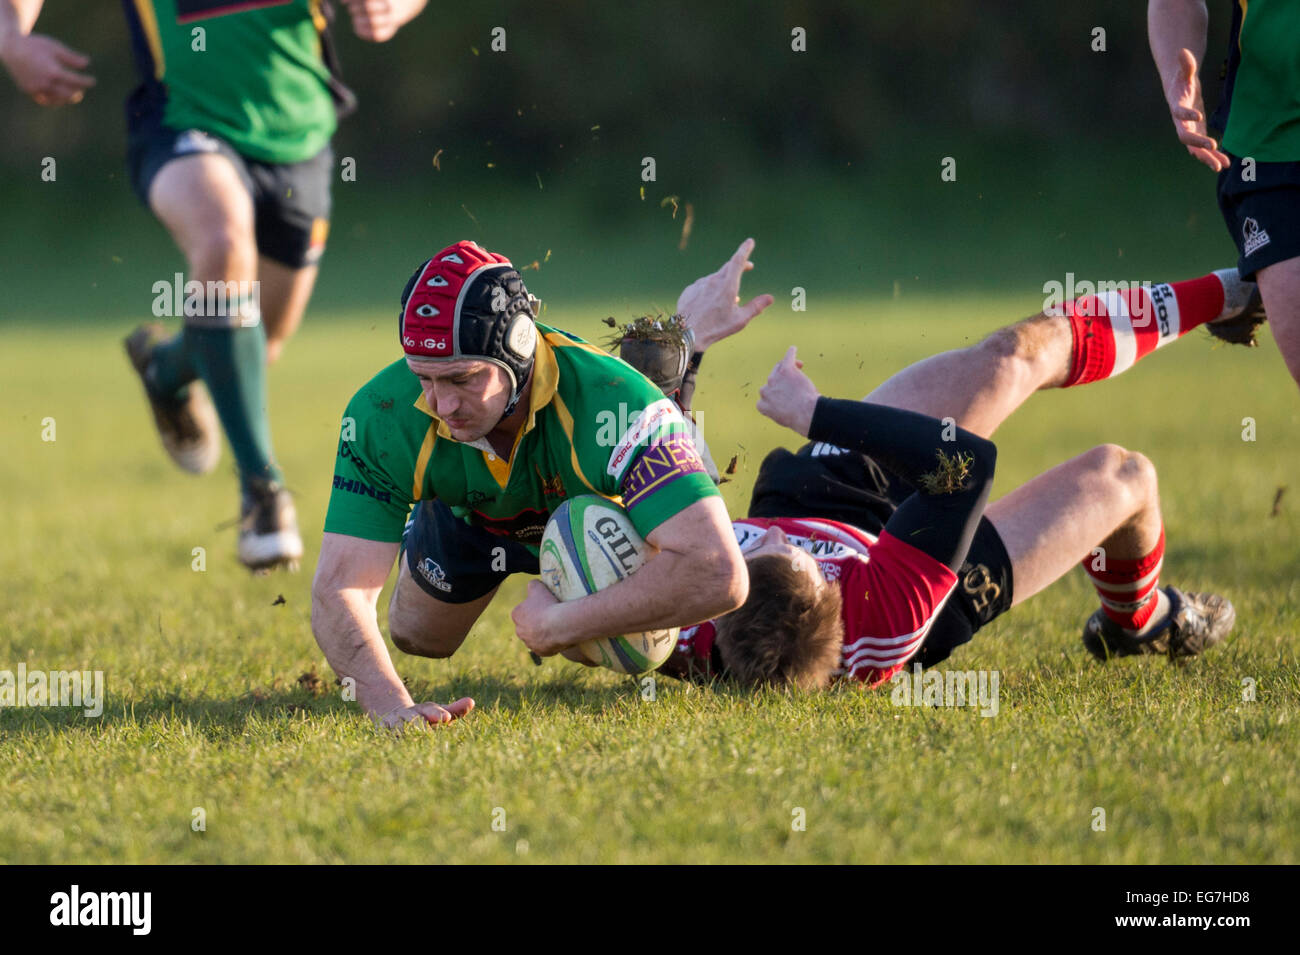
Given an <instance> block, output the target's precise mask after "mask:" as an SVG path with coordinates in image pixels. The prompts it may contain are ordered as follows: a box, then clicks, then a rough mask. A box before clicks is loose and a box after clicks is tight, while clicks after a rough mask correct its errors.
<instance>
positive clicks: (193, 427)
mask: <svg viewBox="0 0 1300 955" xmlns="http://www.w3.org/2000/svg"><path fill="white" fill-rule="evenodd" d="M166 337H167V333H166V331H165V330H164V328H163V326H162V323H161V322H147V323H145V324H144V325H141V326H140V327H139V328H137V329H136V330H135V331H133V332H132V333H131V334H130V335H128V336H127V337H126V339H125V340H124V342H123V344H124V345H125V346H126V354H127V357H129V358H130V359H131V365H132V367H134V368H135V371H136V374H138V375H139V376H140V383H141V384H142V385H143V386H144V393H145V397H146V398H148V399H149V407H150V408H151V409H153V421H154V425H155V426H156V427H157V428H158V437H159V438H161V439H162V446H163V450H165V451H166V452H167V454H168V455H169V456H170V457H171V459H172V460H173V461H175V462H176V464H177V466H178V467H180V469H181V470H182V471H188V472H189V473H190V474H207V473H209V472H210V471H211V470H212V469H213V468H215V467H216V466H217V459H218V458H220V457H221V429H220V426H219V425H218V423H217V412H216V409H214V408H213V407H212V399H211V398H209V397H208V393H207V391H205V390H204V388H203V386H202V384H201V383H199V382H197V381H196V382H192V383H191V384H190V385H188V386H187V387H186V388H185V389H184V392H185V395H184V397H178V396H176V395H170V396H167V395H159V394H157V393H155V391H154V390H153V387H152V385H151V382H150V378H149V362H150V360H151V359H152V358H153V350H154V348H156V347H157V346H158V345H159V344H160V343H161V342H163V341H164V340H165V339H166Z"/></svg>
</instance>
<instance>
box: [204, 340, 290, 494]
mask: <svg viewBox="0 0 1300 955" xmlns="http://www.w3.org/2000/svg"><path fill="white" fill-rule="evenodd" d="M185 342H186V345H187V346H188V350H189V354H190V357H191V358H192V359H193V362H194V365H195V367H196V368H197V369H198V370H199V373H200V374H201V375H202V376H203V382H204V384H206V385H207V386H208V391H209V392H210V393H211V394H212V403H213V404H214V405H215V406H216V409H217V416H218V417H220V418H221V425H222V427H223V428H225V430H226V437H227V438H228V439H230V448H231V450H232V451H234V453H235V461H236V463H237V464H238V465H239V480H240V484H241V485H247V483H248V479H249V478H254V477H266V478H270V479H271V480H273V481H279V482H281V483H283V481H284V475H283V474H282V473H281V472H280V469H279V467H278V466H276V463H275V455H274V453H273V452H272V451H271V420H270V418H269V417H268V415H267V400H266V331H265V330H264V329H263V328H262V325H261V323H260V322H259V323H258V324H256V325H254V326H253V327H251V328H244V327H236V328H200V327H197V326H194V325H191V326H188V327H187V328H186V329H185Z"/></svg>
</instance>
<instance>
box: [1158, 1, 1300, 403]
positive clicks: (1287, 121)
mask: <svg viewBox="0 0 1300 955" xmlns="http://www.w3.org/2000/svg"><path fill="white" fill-rule="evenodd" d="M1225 5H1227V0H1225ZM1231 7H1232V29H1231V35H1230V41H1229V46H1228V59H1227V64H1226V70H1225V79H1224V86H1223V97H1222V100H1221V102H1220V103H1219V108H1218V110H1217V111H1216V113H1215V114H1214V116H1212V117H1211V118H1210V120H1209V122H1208V124H1207V122H1206V117H1205V105H1204V102H1203V98H1202V95H1201V82H1200V79H1199V77H1198V76H1197V68H1198V66H1197V65H1198V64H1199V63H1200V62H1201V61H1202V60H1203V59H1204V56H1205V42H1206V28H1207V26H1208V22H1209V14H1208V12H1207V11H1206V6H1205V2H1204V0H1150V3H1149V5H1148V7H1147V32H1148V35H1149V38H1150V41H1151V53H1152V56H1153V57H1154V58H1155V62H1156V68H1157V69H1158V70H1159V72H1160V80H1161V84H1162V86H1163V87H1164V94H1165V99H1166V101H1167V102H1168V104H1169V114H1170V116H1171V118H1172V119H1173V121H1174V128H1175V129H1176V130H1177V132H1178V139H1179V141H1180V142H1182V143H1183V145H1185V146H1186V147H1187V151H1188V152H1189V153H1190V154H1191V155H1192V156H1193V157H1194V158H1196V159H1197V160H1199V161H1200V162H1202V163H1204V164H1205V165H1206V166H1208V167H1209V168H1210V169H1212V170H1214V171H1215V172H1217V173H1218V174H1219V210H1220V212H1222V213H1223V220H1224V222H1225V223H1226V224H1227V226H1228V231H1229V233H1230V234H1231V235H1232V239H1233V241H1234V242H1235V243H1236V244H1237V249H1238V252H1239V253H1240V258H1239V259H1238V262H1237V268H1238V271H1239V272H1240V274H1241V278H1243V279H1247V280H1252V281H1255V282H1258V283H1259V292H1260V295H1261V297H1262V299H1263V303H1264V308H1265V310H1266V311H1267V313H1268V321H1269V324H1270V325H1271V326H1272V328H1273V338H1274V339H1275V340H1276V341H1277V346H1278V349H1279V350H1280V351H1281V352H1282V357H1283V358H1284V359H1285V360H1286V366H1287V370H1288V371H1290V372H1291V377H1292V378H1294V379H1295V381H1296V383H1297V384H1300V3H1297V2H1296V0H1236V2H1233V3H1231ZM1208 127H1213V128H1215V129H1218V130H1221V131H1222V133H1223V138H1222V141H1221V142H1220V141H1217V140H1215V139H1214V138H1213V137H1212V136H1210V135H1209V129H1208ZM1261 320H1262V315H1260V314H1248V315H1244V316H1243V317H1242V319H1241V320H1240V321H1239V322H1238V323H1236V326H1235V327H1234V326H1233V325H1231V324H1228V323H1216V324H1214V325H1210V326H1208V327H1209V328H1210V330H1211V332H1212V333H1214V334H1215V335H1217V336H1218V337H1220V338H1224V339H1226V340H1228V341H1236V342H1242V343H1245V344H1252V345H1253V344H1254V343H1255V336H1254V329H1255V327H1256V326H1257V325H1258V324H1259V322H1260V321H1261Z"/></svg>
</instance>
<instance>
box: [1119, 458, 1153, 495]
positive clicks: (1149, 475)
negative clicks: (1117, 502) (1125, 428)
mask: <svg viewBox="0 0 1300 955" xmlns="http://www.w3.org/2000/svg"><path fill="white" fill-rule="evenodd" d="M1120 477H1121V479H1122V480H1123V481H1124V483H1125V484H1126V485H1127V486H1128V488H1129V490H1130V492H1131V493H1132V494H1133V495H1134V497H1136V498H1139V499H1140V500H1142V501H1152V500H1155V499H1156V496H1157V479H1156V466H1155V465H1154V464H1152V463H1151V459H1150V458H1148V457H1147V456H1146V455H1145V454H1143V453H1142V452H1141V451H1124V460H1123V462H1122V463H1121V464H1120Z"/></svg>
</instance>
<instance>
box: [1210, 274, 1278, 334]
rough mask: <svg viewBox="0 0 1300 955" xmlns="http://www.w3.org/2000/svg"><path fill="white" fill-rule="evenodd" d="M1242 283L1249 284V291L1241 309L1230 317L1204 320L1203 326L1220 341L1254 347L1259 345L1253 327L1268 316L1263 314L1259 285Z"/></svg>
mask: <svg viewBox="0 0 1300 955" xmlns="http://www.w3.org/2000/svg"><path fill="white" fill-rule="evenodd" d="M1239 281H1240V280H1239ZM1242 284H1243V285H1247V286H1249V287H1250V292H1249V296H1248V297H1247V299H1246V303H1245V305H1244V306H1243V307H1242V309H1241V311H1239V312H1237V314H1235V315H1233V316H1232V317H1231V318H1216V319H1215V320H1214V321H1212V322H1206V323H1205V328H1206V330H1207V331H1208V332H1209V333H1210V334H1211V335H1213V336H1214V337H1215V338H1217V339H1219V340H1220V341H1225V342H1228V343H1229V344H1232V345H1245V346H1246V347H1247V348H1255V347H1257V346H1258V345H1259V341H1258V340H1257V339H1256V338H1255V329H1257V328H1259V326H1261V325H1263V324H1264V323H1265V322H1266V321H1268V316H1267V315H1266V314H1264V299H1263V297H1262V296H1261V295H1260V294H1259V286H1258V285H1256V284H1255V283H1254V282H1244V283H1242Z"/></svg>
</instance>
